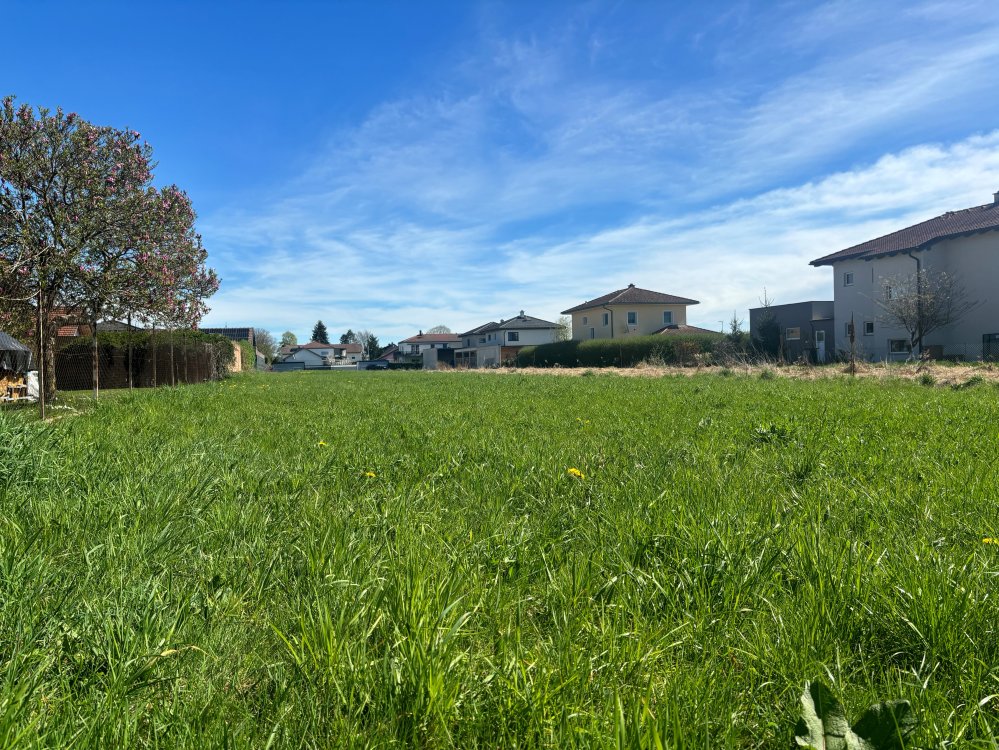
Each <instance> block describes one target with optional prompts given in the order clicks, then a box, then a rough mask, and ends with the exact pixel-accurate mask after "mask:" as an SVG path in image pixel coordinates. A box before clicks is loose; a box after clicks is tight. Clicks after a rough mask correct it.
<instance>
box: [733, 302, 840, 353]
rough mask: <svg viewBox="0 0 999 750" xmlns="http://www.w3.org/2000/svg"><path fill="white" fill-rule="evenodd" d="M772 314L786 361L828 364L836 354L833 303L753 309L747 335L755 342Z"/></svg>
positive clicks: (804, 303)
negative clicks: (804, 360) (762, 325)
mask: <svg viewBox="0 0 999 750" xmlns="http://www.w3.org/2000/svg"><path fill="white" fill-rule="evenodd" d="M768 314H769V315H773V317H774V320H775V321H776V322H777V327H778V329H779V331H780V347H781V351H782V353H783V355H784V359H785V360H787V361H788V362H794V361H796V360H799V359H802V358H803V357H804V358H807V359H808V361H810V362H818V363H820V364H821V363H822V362H828V361H829V360H830V359H832V358H833V357H834V356H835V355H836V338H835V336H836V325H835V320H834V319H833V301H832V300H821V301H811V302H792V303H790V304H787V305H771V306H770V307H754V308H751V309H750V311H749V333H750V335H751V336H752V337H753V340H754V341H755V340H756V339H758V338H761V336H760V325H761V324H762V323H763V322H764V320H765V319H766V317H767V315H768Z"/></svg>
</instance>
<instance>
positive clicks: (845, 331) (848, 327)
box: [843, 322, 853, 338]
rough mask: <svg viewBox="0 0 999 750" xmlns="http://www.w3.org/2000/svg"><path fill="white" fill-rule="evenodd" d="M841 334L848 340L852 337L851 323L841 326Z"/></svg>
mask: <svg viewBox="0 0 999 750" xmlns="http://www.w3.org/2000/svg"><path fill="white" fill-rule="evenodd" d="M843 334H844V335H845V336H846V337H847V338H850V337H851V336H852V335H853V323H850V322H847V323H845V324H844V326H843Z"/></svg>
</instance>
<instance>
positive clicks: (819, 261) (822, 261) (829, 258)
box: [808, 227, 999, 268]
mask: <svg viewBox="0 0 999 750" xmlns="http://www.w3.org/2000/svg"><path fill="white" fill-rule="evenodd" d="M997 229H999V227H983V228H981V229H969V230H968V231H966V232H954V233H952V234H941V235H940V236H939V237H934V238H933V239H932V240H927V241H926V242H923V243H921V244H919V245H913V246H912V247H903V248H899V249H898V250H891V251H889V252H881V253H874V254H873V255H868V254H869V253H872V252H873V251H872V250H864V251H862V252H859V253H857V254H856V255H844V256H842V257H840V258H837V257H835V256H836V255H839V253H841V252H843V251H842V250H840V251H839V252H836V253H830V254H829V255H824V256H822V257H821V258H816V259H815V260H813V261H810V262H809V264H808V265H810V266H815V267H816V268H817V267H819V266H831V265H834V264H836V263H840V262H842V261H845V260H877V259H878V258H891V257H892V256H894V255H905V254H906V253H919V252H923V251H924V250H929V249H930V248H931V247H933V245H935V244H937V243H938V242H945V241H947V240H956V239H960V238H961V237H971V236H972V235H976V234H985V233H986V232H995V231H997ZM886 236H887V235H886ZM865 256H867V257H865Z"/></svg>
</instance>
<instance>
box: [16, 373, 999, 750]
mask: <svg viewBox="0 0 999 750" xmlns="http://www.w3.org/2000/svg"><path fill="white" fill-rule="evenodd" d="M571 469H575V470H576V472H578V473H579V474H581V475H582V476H575V475H574V473H571V472H570V470H571ZM997 508H999V388H997V387H996V386H995V385H992V384H988V383H980V384H976V385H973V386H972V387H968V388H965V389H953V388H941V387H929V386H926V385H920V384H918V383H912V382H896V381H891V380H888V381H872V380H866V381H865V380H861V379H857V380H849V379H846V378H843V379H829V380H824V381H815V382H807V381H799V382H796V381H789V380H784V379H771V380H765V379H761V378H758V377H752V378H750V377H743V376H732V377H720V376H717V375H709V376H695V377H692V378H683V377H675V378H672V377H671V378H661V379H645V378H623V377H618V376H607V375H599V374H598V375H596V376H594V377H581V378H566V377H555V376H520V375H488V374H467V373H466V374H461V373H419V372H417V373H387V372H379V373H374V372H362V373H346V372H334V373H325V372H323V373H302V374H292V373H288V374H281V375H272V376H268V375H249V376H244V377H241V378H236V379H233V380H230V381H228V382H224V383H214V384H206V385H201V386H190V387H182V388H177V389H164V390H160V391H157V392H153V391H143V392H138V391H137V392H136V393H135V394H134V395H129V394H120V395H118V396H117V397H116V398H114V399H110V400H108V401H107V402H103V403H101V404H100V405H98V406H97V407H95V408H94V409H93V410H91V411H88V412H86V413H83V414H81V415H79V416H73V417H71V418H66V419H60V420H58V421H56V422H55V423H53V424H40V423H38V422H32V421H30V420H28V419H27V418H24V417H22V416H20V415H17V414H0V747H15V746H16V747H32V746H75V747H147V746H148V747H177V746H185V747H222V746H230V747H266V746H270V747H315V748H325V747H341V746H351V747H353V746H370V747H384V746H388V745H398V746H425V747H458V748H472V747H485V748H507V747H571V746H579V747H636V748H637V747H647V748H659V747H662V748H680V747H691V748H694V747H696V748H726V747H733V748H735V747H738V748H749V747H761V748H762V747H781V748H782V747H789V746H790V745H791V744H792V743H793V735H794V724H795V721H796V719H797V718H798V716H799V713H800V704H799V702H798V697H799V695H800V694H801V691H802V688H803V687H804V685H805V682H806V681H807V680H813V679H821V680H823V681H824V682H825V683H827V684H828V685H829V686H830V687H831V688H832V689H833V692H835V693H836V694H837V695H838V696H839V697H840V698H841V699H842V700H843V701H844V702H845V704H846V706H847V707H848V710H849V712H850V714H851V718H852V717H855V716H856V715H857V714H859V712H861V711H863V710H864V709H865V708H866V707H867V706H869V705H871V704H873V703H876V702H878V701H881V700H885V699H902V698H904V699H907V700H909V701H911V702H912V705H913V709H914V710H915V712H916V715H917V717H918V720H919V726H918V729H917V730H916V733H915V735H913V739H912V746H914V747H950V746H954V747H962V748H995V747H997V741H996V739H995V736H996V730H997V728H999V698H994V697H992V696H993V695H995V694H999V634H997V633H996V629H997V627H999V544H992V543H989V542H987V541H983V540H984V539H985V538H990V537H999V509H997Z"/></svg>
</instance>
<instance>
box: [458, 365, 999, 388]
mask: <svg viewBox="0 0 999 750" xmlns="http://www.w3.org/2000/svg"><path fill="white" fill-rule="evenodd" d="M448 371H450V372H477V373H500V374H505V375H512V374H518V375H561V376H566V377H580V376H583V375H585V376H587V377H589V376H592V375H597V376H620V377H626V378H663V377H690V376H693V375H705V374H707V375H710V374H714V375H742V376H748V377H759V376H760V375H762V374H763V373H765V372H766V373H771V375H772V376H774V377H779V378H790V379H792V380H825V379H829V378H849V377H851V375H850V371H849V366H848V365H845V364H843V363H841V362H840V363H836V364H830V365H821V366H814V365H812V366H810V365H773V364H754V365H748V364H743V365H735V366H730V367H724V366H718V365H711V366H703V365H702V366H697V367H677V366H661V365H651V364H646V363H640V364H638V365H636V366H635V367H600V368H592V367H499V368H492V369H481V370H453V369H450V368H449V370H448ZM855 377H860V378H875V379H899V380H924V379H929V378H931V379H932V381H933V384H934V385H937V386H957V385H961V384H963V383H967V382H968V381H969V380H971V379H973V378H979V379H981V380H985V381H988V382H992V383H999V365H996V364H995V363H986V362H972V363H968V362H963V363H960V364H950V363H938V362H922V363H919V362H909V363H886V362H882V363H870V362H858V363H857V371H856V375H855Z"/></svg>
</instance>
